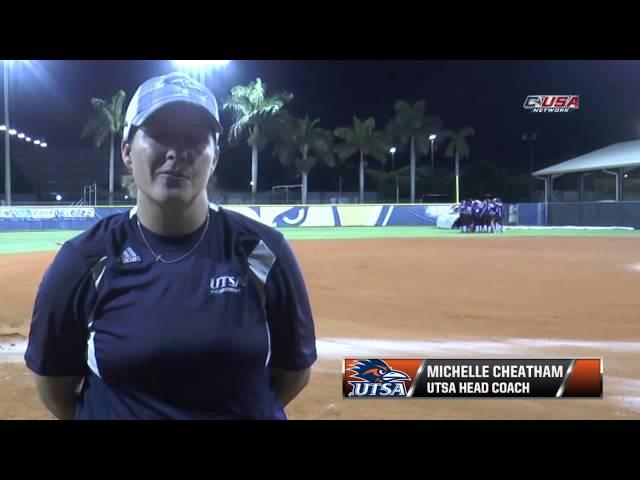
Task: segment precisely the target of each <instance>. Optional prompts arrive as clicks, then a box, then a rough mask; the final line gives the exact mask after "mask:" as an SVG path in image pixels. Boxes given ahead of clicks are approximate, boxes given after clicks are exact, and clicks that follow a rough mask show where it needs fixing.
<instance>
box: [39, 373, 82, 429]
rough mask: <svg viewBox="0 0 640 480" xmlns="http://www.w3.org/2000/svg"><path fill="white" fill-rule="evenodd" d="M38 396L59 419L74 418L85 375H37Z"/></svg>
mask: <svg viewBox="0 0 640 480" xmlns="http://www.w3.org/2000/svg"><path fill="white" fill-rule="evenodd" d="M35 378H36V389H37V390H38V396H39V397H40V401H41V402H42V403H43V404H44V406H45V407H46V408H47V409H48V410H49V411H50V412H51V413H53V415H55V417H56V418H57V419H58V420H73V419H74V418H75V413H76V404H77V403H78V395H79V393H80V388H81V387H82V379H83V377H43V376H40V375H35Z"/></svg>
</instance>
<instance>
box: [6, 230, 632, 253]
mask: <svg viewBox="0 0 640 480" xmlns="http://www.w3.org/2000/svg"><path fill="white" fill-rule="evenodd" d="M281 231H282V232H283V233H284V235H285V236H286V237H287V238H288V239H289V240H326V239H342V240H350V239H362V238H461V239H463V238H466V239H470V238H493V239H496V240H499V239H500V238H505V237H635V238H640V230H580V229H561V228H558V229H549V230H507V231H506V232H505V233H504V234H502V235H493V234H489V233H478V234H461V233H459V232H457V231H451V230H441V229H438V228H436V227H338V228H335V227H326V228H325V227H315V228H283V229H281ZM79 233H81V232H79V231H75V230H57V231H50V232H3V233H0V254H3V253H26V252H43V251H50V250H57V249H58V248H60V245H61V244H62V243H63V242H64V241H66V240H68V239H70V238H72V237H74V236H76V235H78V234H79Z"/></svg>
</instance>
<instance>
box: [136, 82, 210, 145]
mask: <svg viewBox="0 0 640 480" xmlns="http://www.w3.org/2000/svg"><path fill="white" fill-rule="evenodd" d="M175 102H186V103H190V104H192V105H195V106H197V107H199V108H202V109H203V110H204V111H206V112H207V113H208V116H209V118H210V119H211V126H212V128H213V130H214V132H215V133H216V134H220V133H222V125H220V116H219V114H218V102H217V101H216V97H214V96H213V93H211V91H210V90H209V89H208V88H207V87H205V86H204V85H203V84H201V83H200V82H197V81H196V80H194V79H193V78H191V77H189V76H188V75H186V74H184V73H181V72H174V73H169V74H167V75H162V76H159V77H153V78H151V79H149V80H147V81H146V82H144V83H143V84H142V85H140V86H139V87H138V90H136V93H135V94H134V95H133V97H132V98H131V102H129V106H128V107H127V113H126V114H125V124H124V131H123V138H124V139H125V140H128V139H129V134H130V133H131V128H132V127H139V126H140V125H142V124H143V123H144V122H145V121H146V120H147V119H148V118H149V117H150V116H151V114H153V113H154V112H156V111H157V110H158V109H160V108H162V107H164V106H165V105H168V104H170V103H175Z"/></svg>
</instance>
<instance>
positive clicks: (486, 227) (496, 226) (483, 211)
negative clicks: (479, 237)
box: [458, 198, 504, 233]
mask: <svg viewBox="0 0 640 480" xmlns="http://www.w3.org/2000/svg"><path fill="white" fill-rule="evenodd" d="M458 213H459V214H460V222H459V227H460V231H461V232H463V233H503V232H504V227H503V223H502V219H503V217H504V206H503V205H502V201H501V200H500V199H499V198H494V199H493V200H464V201H463V202H461V203H460V205H459V207H458Z"/></svg>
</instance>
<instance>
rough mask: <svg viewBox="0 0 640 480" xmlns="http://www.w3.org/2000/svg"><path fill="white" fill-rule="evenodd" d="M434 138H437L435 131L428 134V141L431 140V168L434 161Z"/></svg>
mask: <svg viewBox="0 0 640 480" xmlns="http://www.w3.org/2000/svg"><path fill="white" fill-rule="evenodd" d="M436 138H437V135H436V134H435V133H432V134H431V135H429V141H430V142H431V170H433V168H434V163H433V142H434V141H435V139H436Z"/></svg>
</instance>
